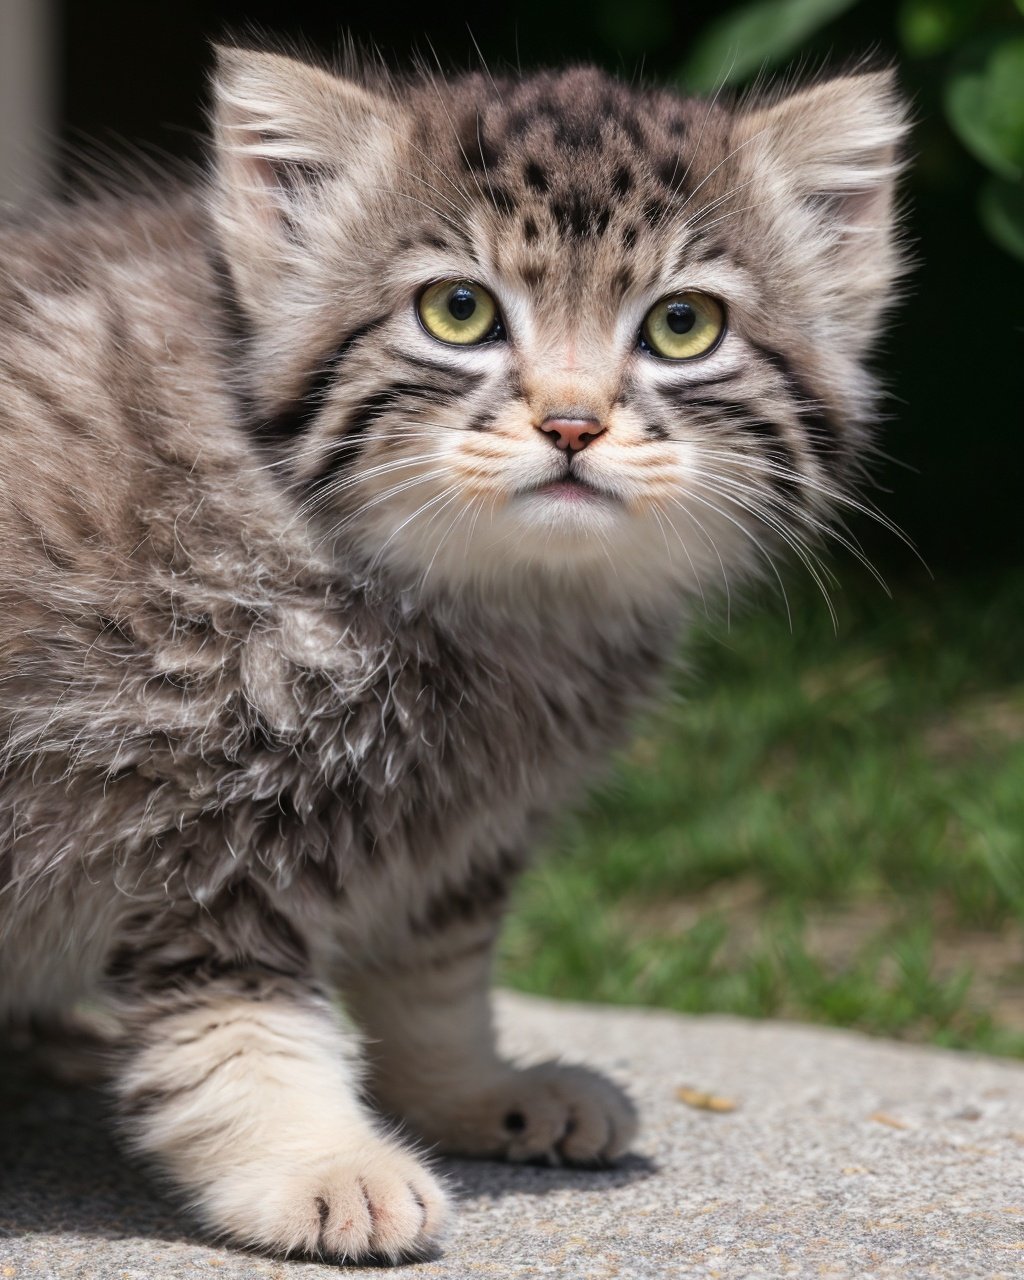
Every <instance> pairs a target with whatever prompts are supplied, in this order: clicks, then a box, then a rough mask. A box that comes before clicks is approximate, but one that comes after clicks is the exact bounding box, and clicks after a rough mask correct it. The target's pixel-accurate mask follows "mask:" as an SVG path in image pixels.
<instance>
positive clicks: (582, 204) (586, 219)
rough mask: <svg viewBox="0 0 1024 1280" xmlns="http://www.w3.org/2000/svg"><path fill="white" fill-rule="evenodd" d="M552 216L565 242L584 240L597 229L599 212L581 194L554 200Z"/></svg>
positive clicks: (575, 193)
mask: <svg viewBox="0 0 1024 1280" xmlns="http://www.w3.org/2000/svg"><path fill="white" fill-rule="evenodd" d="M551 216H552V217H553V218H554V220H555V224H556V226H557V227H558V232H559V235H561V237H562V239H563V240H572V239H575V240H582V239H584V238H585V237H586V236H588V235H591V234H592V233H593V232H594V230H595V229H596V228H595V223H596V216H597V211H596V210H595V209H594V207H593V205H592V204H591V203H590V201H589V200H588V199H587V197H586V196H584V195H583V194H581V193H580V192H573V193H572V194H570V195H567V196H565V197H564V198H562V199H559V200H552V201H551Z"/></svg>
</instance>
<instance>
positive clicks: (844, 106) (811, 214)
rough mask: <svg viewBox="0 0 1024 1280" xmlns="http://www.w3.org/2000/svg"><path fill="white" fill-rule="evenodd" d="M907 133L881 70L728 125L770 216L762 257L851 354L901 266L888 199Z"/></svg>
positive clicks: (759, 108) (750, 112) (806, 92)
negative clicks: (794, 285)
mask: <svg viewBox="0 0 1024 1280" xmlns="http://www.w3.org/2000/svg"><path fill="white" fill-rule="evenodd" d="M907 128H908V125H907V112H906V108H905V107H904V105H903V103H902V101H901V99H900V98H899V97H898V95H897V92H896V86H895V82H894V77H893V75H892V73H891V72H889V71H880V72H868V73H864V74H859V75H848V76H841V77H838V78H836V79H833V80H826V81H823V82H822V83H820V84H815V85H812V86H810V87H809V88H807V89H802V90H798V91H797V92H795V93H792V94H790V95H789V96H787V97H784V98H781V99H777V100H775V101H772V102H768V103H761V104H757V105H755V106H753V107H751V108H748V109H747V110H746V111H744V112H742V113H741V115H740V117H739V121H738V133H739V137H738V139H736V141H735V142H734V145H738V146H739V148H740V150H739V152H738V155H739V156H741V157H742V163H743V165H744V166H748V167H750V172H751V173H752V174H754V175H756V181H757V190H758V191H759V192H761V193H763V194H764V198H765V201H766V204H767V208H768V210H769V212H770V230H769V232H768V235H767V238H766V242H765V245H764V248H765V252H766V254H767V255H769V257H770V258H773V259H775V260H776V261H777V262H778V263H779V266H780V269H783V268H784V269H785V270H787V272H788V274H789V277H790V278H791V279H795V280H798V281H801V282H802V285H801V287H802V288H803V289H804V290H805V294H804V296H805V297H806V299H807V302H808V305H809V306H810V308H811V313H812V314H813V313H814V311H815V303H814V301H813V300H814V299H817V314H818V316H819V318H820V319H822V320H824V321H825V322H826V323H827V324H828V325H829V326H830V327H831V328H833V329H834V330H835V331H836V332H838V331H840V330H841V331H842V334H843V341H844V343H845V345H846V348H847V350H849V352H850V353H851V354H852V355H855V356H856V355H857V354H859V353H861V352H863V351H864V350H865V349H866V348H867V346H868V345H869V344H870V342H871V340H872V339H873V337H874V334H875V331H876V328H877V325H878V320H879V318H880V313H881V312H882V311H883V310H884V308H885V307H886V306H887V305H888V303H889V301H890V300H891V297H892V283H893V280H894V279H895V277H896V276H897V275H898V274H899V273H900V270H901V266H902V263H901V257H900V253H899V250H898V242H897V238H896V234H895V210H894V201H895V186H896V178H897V176H898V174H899V171H900V167H901V158H900V144H901V142H902V141H903V139H904V137H905V136H906V133H907Z"/></svg>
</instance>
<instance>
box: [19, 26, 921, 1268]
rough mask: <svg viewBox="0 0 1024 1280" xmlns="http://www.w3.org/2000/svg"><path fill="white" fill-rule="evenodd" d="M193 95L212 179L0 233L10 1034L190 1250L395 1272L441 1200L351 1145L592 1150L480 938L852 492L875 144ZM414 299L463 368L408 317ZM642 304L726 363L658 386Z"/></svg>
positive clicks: (885, 113) (628, 1116) (705, 108)
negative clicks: (138, 1169)
mask: <svg viewBox="0 0 1024 1280" xmlns="http://www.w3.org/2000/svg"><path fill="white" fill-rule="evenodd" d="M214 103H215V106H214V117H213V147H212V164H211V170H210V176H209V180H208V181H207V182H206V183H204V184H200V185H198V186H196V187H195V188H181V189H177V188H172V187H171V186H170V185H169V186H168V190H167V193H166V194H165V195H164V196H163V197H161V198H159V199H155V198H149V199H140V198H137V197H132V198H128V197H123V196H122V197H116V196H111V197H109V198H103V199H99V200H97V201H94V202H93V203H91V204H82V205H79V206H77V207H75V208H71V209H64V210H57V209H54V210H52V211H51V212H50V213H49V214H48V216H47V217H45V218H44V219H42V220H41V221H40V222H39V223H37V224H35V225H33V226H24V227H11V228H7V229H3V230H0V263H2V264H3V265H2V267H0V272H2V274H0V336H2V341H0V547H2V550H3V555H2V556H0V599H2V605H3V607H2V609H0V665H2V681H0V721H2V726H3V737H2V742H3V746H2V749H0V750H2V756H0V1010H3V1011H4V1012H5V1013H6V1014H7V1015H8V1016H9V1017H10V1019H12V1020H18V1019H24V1018H27V1017H30V1016H32V1017H42V1018H48V1019H51V1020H57V1019H59V1018H60V1017H62V1016H63V1014H64V1012H65V1011H66V1010H67V1009H68V1008H69V1007H70V1006H71V1005H72V1004H74V1002H75V1001H76V1000H78V999H80V998H81V997H83V996H90V997H92V998H93V999H100V1000H103V1001H105V1002H106V1003H107V1005H108V1007H109V1009H110V1010H111V1011H113V1013H114V1014H115V1015H116V1017H117V1019H118V1021H119V1026H120V1028H121V1034H120V1036H119V1037H118V1038H117V1041H116V1044H115V1047H114V1048H113V1049H112V1050H111V1057H110V1071H111V1087H112V1089H113V1090H114V1094H115V1096H116V1098H117V1099H118V1103H119V1108H120V1114H121V1117H122V1123H123V1126H124V1131H125V1135H126V1139H127V1141H128V1142H129V1143H131V1144H132V1145H133V1146H134V1147H135V1148H136V1149H137V1150H139V1151H141V1152H144V1153H145V1154H146V1155H147V1156H148V1157H150V1158H152V1160H153V1161H154V1162H155V1163H156V1164H157V1165H158V1166H159V1167H160V1168H162V1169H163V1171H164V1172H165V1173H166V1174H167V1175H168V1176H169V1177H170V1179H171V1180H172V1181H173V1182H174V1183H176V1184H177V1185H178V1186H179V1187H180V1188H181V1190H182V1194H183V1196H184V1197H185V1199H186V1200H187V1201H188V1202H189V1203H190V1204H192V1205H193V1206H194V1207H195V1208H196V1210H197V1212H198V1213H199V1215H200V1216H201V1217H202V1218H203V1220H204V1221H205V1222H206V1223H207V1224H208V1226H209V1227H210V1228H211V1229H212V1230H213V1231H215V1232H219V1233H222V1234H224V1235H226V1236H228V1237H229V1238H231V1239H232V1240H236V1241H239V1242H243V1243H246V1242H247V1243H254V1244H258V1245H260V1246H261V1247H264V1248H269V1249H272V1250H276V1251H279V1252H287V1251H289V1250H297V1251H300V1252H306V1253H319V1254H323V1255H326V1256H331V1257H335V1258H359V1257H366V1256H371V1255H372V1256H380V1257H384V1258H390V1259H395V1258H399V1257H404V1256H408V1255H412V1254H416V1253H421V1252H423V1251H425V1250H428V1249H430V1248H431V1247H433V1244H434V1242H435V1241H436V1240H437V1238H438V1235H439V1233H440V1231H441V1228H442V1223H443V1220H444V1216H445V1196H444V1192H443V1189H442V1188H441V1187H440V1185H439V1183H438V1182H437V1180H436V1178H435V1177H434V1175H433V1174H432V1173H431V1172H430V1170H429V1169H428V1168H427V1166H426V1165H425V1164H424V1163H423V1161H422V1160H421V1159H420V1158H419V1157H417V1156H416V1155H414V1154H413V1152H412V1151H411V1149H410V1147H409V1146H408V1145H407V1142H406V1140H405V1139H403V1138H401V1137H399V1136H396V1133H395V1131H393V1130H392V1129H389V1128H388V1127H386V1126H385V1125H384V1124H383V1123H382V1122H381V1120H380V1119H379V1118H378V1115H379V1114H380V1113H384V1114H386V1115H388V1116H390V1117H392V1118H397V1119H401V1120H404V1121H405V1123H406V1125H407V1126H408V1129H409V1132H410V1133H411V1134H413V1135H416V1136H419V1137H420V1138H424V1139H426V1140H427V1141H429V1142H431V1143H434V1144H437V1145H438V1146H439V1147H442V1148H444V1149H448V1150H457V1151H463V1152H468V1153H471V1154H481V1155H491V1156H502V1157H506V1158H510V1159H526V1158H543V1159H552V1160H555V1159H564V1160H571V1161H576V1162H580V1163H594V1162H601V1161H605V1160H610V1159H614V1158H615V1157H616V1156H617V1155H619V1154H620V1153H621V1152H622V1151H623V1150H625V1149H626V1147H627V1146H628V1144H629V1141H630V1139H631V1137H632V1134H633V1132H634V1128H635V1117H634V1114H633V1110H632V1107H631V1105H630V1103H629V1101H628V1099H627V1098H626V1097H625V1096H624V1095H623V1094H622V1093H621V1092H620V1091H619V1089H618V1088H617V1087H616V1086H613V1085H611V1084H610V1083H609V1082H607V1081H605V1080H602V1079H600V1078H599V1077H596V1076H594V1075H592V1074H590V1073H588V1072H586V1071H585V1070H583V1069H581V1068H573V1069H570V1068H563V1067H559V1066H557V1065H556V1064H546V1065H542V1066H540V1067H534V1068H531V1069H529V1070H525V1071H523V1070H518V1069H516V1068H515V1067H514V1066H512V1065H510V1064H507V1063H505V1062H503V1061H501V1060H500V1059H499V1057H498V1055H497V1053H496V1051H495V1048H494V1044H493V1037H492V1034H491V1028H490V1015H489V1010H488V1002H487V982H488V972H489V966H490V956H491V950H492V946H493V942H494V937H495V933H496V930H497V926H498V923H499V920H500V916H501V913H502V910H503V906H504V902H505V898H506V896H507V891H508V887H509V884H510V882H511V881H512V880H513V878H514V877H515V875H516V874H517V873H518V871H519V870H520V868H521V867H522V866H523V865H524V863H525V861H526V860H527V857H528V855H529V851H530V848H531V847H532V845H533V843H534V841H535V840H536V838H537V835H538V832H540V831H542V830H543V829H544V827H545V825H546V824H548V823H549V822H550V821H551V819H552V818H553V817H555V816H557V815H558V814H559V813H561V812H562V811H563V810H564V809H565V808H566V807H567V806H569V805H572V804H574V803H576V802H577V801H578V800H579V798H580V796H581V794H582V792H583V790H584V789H585V788H586V787H588V786H590V785H591V784H592V783H593V782H594V780H595V777H596V776H598V775H599V773H600V771H601V769H602V768H603V763H604V761H605V760H606V759H607V758H608V756H609V753H610V752H611V751H612V750H613V748H614V747H615V746H616V745H618V744H621V743H622V742H623V741H624V740H625V736H626V734H627V733H628V729H629V724H630V721H631V719H632V718H633V717H634V715H635V713H636V712H637V710H638V709H639V708H640V707H641V706H643V705H644V704H645V702H648V701H649V700H650V699H652V698H653V697H656V696H657V694H658V691H659V688H660V684H661V680H662V678H663V674H664V672H665V670H666V665H667V663H668V662H669V659H670V657H671V655H672V653H673V652H674V651H675V649H676V646H677V643H678V637H679V633H680V630H681V628H682V627H683V626H684V625H685V620H686V616H687V612H688V609H689V607H690V603H691V601H692V600H693V598H694V597H695V596H697V595H701V594H703V595H705V596H707V595H710V594H712V593H713V591H714V590H715V587H716V584H719V585H726V586H728V585H729V584H731V583H733V582H734V581H735V582H741V581H744V580H746V579H749V578H750V577H751V576H753V575H756V574H757V573H758V572H764V566H765V564H766V563H769V562H771V558H772V557H773V556H774V555H775V554H776V553H777V552H778V551H779V550H780V549H784V548H785V546H786V544H789V545H790V546H791V547H792V548H793V549H794V550H795V551H796V553H797V554H798V555H799V556H801V558H806V560H807V562H808V563H809V564H810V565H811V566H812V568H813V565H814V560H813V556H814V554H815V553H814V551H813V544H814V541H815V540H816V539H817V538H818V537H819V535H820V534H821V533H822V532H823V531H824V529H825V528H826V525H827V521H828V520H829V518H830V516H831V514H832V513H833V512H834V511H835V510H837V509H838V508H841V507H842V506H843V505H844V504H845V505H850V504H852V503H854V502H855V498H854V496H853V494H852V492H851V490H850V488H849V485H850V478H851V476H853V475H854V474H855V473H856V471H857V469H858V466H859V465H860V463H861V461H862V459H863V457H864V453H865V449H866V447H867V443H868V439H869V426H870V419H871V414H872V408H873V403H874V390H873V386H872V383H871V380H870V377H869V375H868V374H867V372H866V371H865V368H864V364H863V361H864V357H865V355H866V353H867V351H868V349H869V346H870V344H871V342H872V340H873V338H874V335H875V332H876V330H877V328H878V323H879V319H880V316H881V314H882V312H883V311H884V309H885V307H886V305H887V303H888V301H889V298H890V293H891V286H892V280H893V277H894V274H895V272H896V270H897V266H898V263H897V257H896V251H895V249H894V246H893V237H892V185H893V178H894V174H895V169H896V156H895V148H896V146H897V144H898V142H899V139H900V137H901V134H902V131H903V123H902V113H901V110H900V108H899V107H898V105H897V103H896V101H895V99H894V96H893V90H892V86H891V84H890V79H889V77H888V76H887V75H885V74H867V75H855V76H848V77H842V78H839V79H836V80H832V81H824V82H822V83H820V84H818V85H815V86H812V87H811V88H809V89H805V90H803V91H800V92H797V93H794V94H791V95H789V96H781V97H777V98H775V99H764V100H759V101H757V102H752V103H749V104H740V105H732V106H728V107H727V106H725V105H722V104H719V103H710V104H709V103H705V102H698V101H693V100H688V99H682V98H679V97H678V96H676V95H674V94H672V93H669V92H667V91H661V90H655V89H632V88H627V87H625V86H624V85H621V84H619V83H617V82H615V81H613V80H611V79H609V78H608V77H606V76H604V75H603V74H601V73H599V72H597V71H594V70H588V69H576V70H571V71H567V72H563V73H543V74H540V75H536V76H531V77H524V78H522V79H500V80H492V79H491V78H490V77H488V76H484V75H473V76H467V77H463V78H460V79H456V80H452V81H444V80H441V79H438V78H434V77H431V76H428V75H417V76H413V77H410V78H408V79H407V80H403V81H396V80H388V79H386V78H383V77H380V76H376V75H372V74H368V73H358V72H356V71H354V70H353V69H351V68H350V69H349V71H348V73H347V74H346V75H344V76H336V75H334V74H333V73H331V72H329V71H328V70H325V69H323V68H318V67H313V66H309V65H306V64H303V63H299V62H296V61H293V60H291V59H288V58H285V57H282V56H280V55H276V54H267V53H258V52H252V51H244V50H240V49H225V50H222V51H221V52H220V56H219V63H218V70H217V75H216V78H215V85H214ZM449 277H451V278H456V277H458V278H463V277H465V278H471V279H473V280H476V281H478V282H480V283H481V284H483V285H484V286H485V287H487V288H488V289H489V290H490V292H491V293H492V294H493V296H494V297H495V298H496V299H497V300H498V304H499V307H500V312H501V320H502V329H501V331H500V334H499V338H500V340H495V341H493V342H488V343H486V344H484V345H482V346H479V347H475V348H455V347H449V346H445V345H443V344H440V343H438V342H436V341H434V340H433V339H431V338H430V337H429V335H428V334H427V333H426V332H425V331H424V330H423V329H422V327H421V326H420V325H419V324H418V323H417V321H416V319H415V300H416V297H417V296H418V293H419V291H420V290H421V289H422V288H423V287H424V286H425V285H426V284H429V283H430V282H431V281H434V280H437V279H444V278H449ZM682 289H700V290H703V291H706V292H709V293H712V294H714V295H715V296H717V297H718V298H719V299H721V300H722V302H723V303H724V305H725V307H726V310H727V315H728V332H727V334H726V337H725V339H724V340H723V341H722V342H721V343H720V344H719V345H718V346H717V347H716V348H715V349H714V351H713V352H712V353H711V354H709V355H708V356H707V357H704V358H702V359H700V360H695V361H692V362H689V363H686V364H675V365H673V364H671V363H670V362H666V361H660V360H658V359H656V358H654V357H653V356H651V355H650V354H649V353H648V352H645V351H644V350H643V348H642V347H641V346H640V345H639V344H638V341H637V335H638V332H639V328H640V324H641V321H642V318H643V316H644V314H645V312H646V310H647V309H648V308H649V307H650V306H651V304H652V303H653V302H654V301H656V300H657V299H658V298H660V297H662V296H664V295H666V294H668V293H671V292H674V291H678V290H682ZM566 416H569V417H576V418H593V419H596V420H597V421H598V422H599V423H600V424H601V425H602V426H603V427H604V428H605V430H604V432H603V434H601V435H600V436H598V437H597V438H596V440H594V441H593V442H592V443H591V444H590V445H589V446H588V447H587V448H586V450H585V451H582V452H580V453H579V454H577V455H575V456H574V457H573V458H572V460H571V463H570V462H569V460H568V455H567V453H565V452H564V451H563V452H559V451H558V450H556V449H552V448H551V440H550V439H549V438H548V437H547V436H545V435H544V433H542V432H540V431H538V430H536V428H537V427H538V426H539V425H540V424H541V423H542V422H543V421H544V420H545V419H547V418H551V417H555V418H564V417H566ZM567 469H570V470H571V471H572V474H573V475H575V476H576V477H577V478H578V479H581V480H582V481H584V482H586V484H588V485H589V486H591V487H592V489H595V490H598V491H600V492H601V493H602V494H603V495H604V496H603V497H601V498H600V500H593V501H590V500H588V501H584V502H579V501H575V500H574V501H569V500H567V499H563V498H556V497H553V496H551V495H550V493H548V492H547V489H546V486H549V485H551V484H552V483H553V482H555V481H557V480H559V479H560V478H564V477H565V475H566V474H567ZM723 580H724V582H723ZM338 994H340V995H341V996H342V997H343V1000H342V1004H343V1007H344V1013H343V1012H340V1011H339V1010H340V1008H341V1006H339V1004H338V1002H337V1001H336V1000H334V999H333V998H332V997H333V996H336V995H338ZM364 1038H365V1048H364V1047H363V1045H364Z"/></svg>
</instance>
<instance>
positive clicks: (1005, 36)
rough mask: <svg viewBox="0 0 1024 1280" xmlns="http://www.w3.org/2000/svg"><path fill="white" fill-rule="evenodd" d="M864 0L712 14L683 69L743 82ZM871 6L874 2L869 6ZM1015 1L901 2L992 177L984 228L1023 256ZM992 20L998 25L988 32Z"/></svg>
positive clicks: (703, 89) (1023, 54)
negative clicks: (712, 20)
mask: <svg viewBox="0 0 1024 1280" xmlns="http://www.w3.org/2000/svg"><path fill="white" fill-rule="evenodd" d="M858 3H865V0H757V2H756V3H754V4H747V5H743V6H742V7H740V8H738V9H735V10H733V11H732V12H729V13H726V14H725V15H723V16H722V17H720V18H718V19H716V20H715V21H714V22H713V23H712V24H711V25H710V26H709V27H708V28H707V30H706V31H705V32H704V33H703V35H702V36H701V38H700V39H699V40H698V41H697V43H696V45H695V46H694V48H693V49H692V51H691V52H690V54H689V57H688V58H687V60H686V62H685V63H684V65H683V68H682V70H681V72H680V80H681V82H682V84H683V85H684V86H685V87H686V88H689V89H692V90H693V91H695V92H699V93H712V92H714V91H715V90H717V89H718V88H719V87H721V86H724V85H737V84H743V83H744V82H745V81H747V80H749V79H750V77H751V76H752V75H753V74H755V73H760V72H764V71H766V70H770V69H771V68H773V67H776V66H778V65H780V64H782V63H784V62H786V61H787V60H789V59H791V58H792V57H794V55H796V54H798V53H799V52H800V51H801V49H802V47H803V46H804V45H805V43H806V42H807V40H808V39H809V37H811V36H813V35H816V34H818V33H819V32H821V31H823V30H825V29H827V28H828V26H829V24H831V23H832V22H833V20H834V19H836V18H837V17H839V16H840V15H841V14H843V13H845V12H846V11H847V10H849V9H851V8H853V7H854V6H855V5H856V4H858ZM875 7H877V6H875ZM1020 10H1021V0H1016V10H1014V8H1013V6H1012V5H1010V4H1009V3H1006V2H1003V3H996V2H992V3H988V2H986V0H903V3H902V4H900V5H899V6H898V7H897V9H896V15H897V21H896V29H897V34H898V37H899V40H900V42H901V44H902V46H903V50H904V51H905V53H906V54H907V55H908V56H909V57H911V58H920V59H928V60H932V61H934V62H935V63H936V64H937V66H936V69H935V71H934V72H933V74H936V75H938V76H939V77H941V79H942V82H943V85H944V98H945V107H946V113H947V115H948V118H949V121H950V123H951V125H952V126H953V129H954V130H955V131H956V134H957V136H958V137H959V138H960V140H961V142H962V143H963V145H964V146H965V147H967V149H968V150H969V151H971V152H972V153H973V155H974V156H976V157H977V159H978V160H980V161H981V163H982V164H983V165H985V166H986V167H987V168H988V169H989V170H991V172H992V175H993V176H991V177H990V178H989V179H988V181H987V182H986V183H985V186H984V188H983V190H982V192H981V195H980V197H979V203H978V208H979V213H980V216H981V220H982V222H983V224H984V225H985V227H986V228H987V230H988V232H989V234H990V235H991V236H992V238H993V239H994V240H996V241H997V243H999V244H1000V245H1002V247H1003V248H1004V249H1006V250H1007V251H1008V252H1010V253H1013V254H1016V255H1017V256H1018V257H1020V258H1024V22H1022V21H1020V20H1019V19H1020V16H1021V14H1020ZM993 23H999V24H1000V25H999V26H998V28H997V29H994V30H993V29H992V24H993Z"/></svg>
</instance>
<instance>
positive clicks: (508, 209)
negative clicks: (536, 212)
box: [485, 181, 519, 215]
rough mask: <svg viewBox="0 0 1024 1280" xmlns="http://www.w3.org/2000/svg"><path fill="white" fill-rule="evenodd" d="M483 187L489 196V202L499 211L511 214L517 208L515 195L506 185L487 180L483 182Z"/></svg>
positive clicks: (517, 203)
mask: <svg viewBox="0 0 1024 1280" xmlns="http://www.w3.org/2000/svg"><path fill="white" fill-rule="evenodd" d="M485 189H486V192H487V195H488V196H489V198H490V201H491V204H493V205H494V207H495V209H497V211H498V212H499V213H504V214H508V215H511V214H513V213H515V212H516V210H517V209H518V208H519V202H518V200H516V198H515V196H514V195H513V194H512V193H511V191H509V189H508V188H507V187H504V186H502V185H500V184H499V183H497V182H490V181H488V182H487V183H486V184H485Z"/></svg>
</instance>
